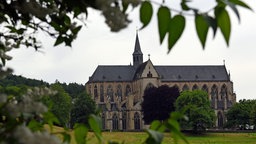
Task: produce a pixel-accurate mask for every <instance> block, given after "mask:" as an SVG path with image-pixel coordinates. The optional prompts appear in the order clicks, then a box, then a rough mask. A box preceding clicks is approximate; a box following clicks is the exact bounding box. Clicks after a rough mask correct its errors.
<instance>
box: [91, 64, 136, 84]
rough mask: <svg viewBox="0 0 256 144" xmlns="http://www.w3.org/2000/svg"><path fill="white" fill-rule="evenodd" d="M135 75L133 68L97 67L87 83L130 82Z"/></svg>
mask: <svg viewBox="0 0 256 144" xmlns="http://www.w3.org/2000/svg"><path fill="white" fill-rule="evenodd" d="M134 73H135V69H134V67H133V66H130V65H129V66H113V65H112V66H111V65H106V66H102V65H100V66H98V67H97V68H96V70H95V71H94V73H93V75H92V76H91V77H90V78H89V82H103V81H105V82H110V81H115V82H118V81H120V82H121V81H132V80H133V76H134Z"/></svg>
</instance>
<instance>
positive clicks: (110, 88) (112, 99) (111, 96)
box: [107, 85, 114, 102]
mask: <svg viewBox="0 0 256 144" xmlns="http://www.w3.org/2000/svg"><path fill="white" fill-rule="evenodd" d="M113 94H114V93H113V88H112V86H111V85H109V86H108V89H107V97H108V99H109V100H110V101H111V102H114V96H113Z"/></svg>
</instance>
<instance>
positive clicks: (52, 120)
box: [43, 112, 60, 131]
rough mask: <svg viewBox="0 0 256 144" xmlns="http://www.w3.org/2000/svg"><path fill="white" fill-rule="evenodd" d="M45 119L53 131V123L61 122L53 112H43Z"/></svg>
mask: <svg viewBox="0 0 256 144" xmlns="http://www.w3.org/2000/svg"><path fill="white" fill-rule="evenodd" d="M43 117H44V121H45V123H47V124H48V125H49V126H50V130H51V131H52V129H53V123H55V124H59V123H60V122H59V120H58V118H57V117H56V116H55V115H54V114H53V113H51V112H46V113H44V114H43Z"/></svg>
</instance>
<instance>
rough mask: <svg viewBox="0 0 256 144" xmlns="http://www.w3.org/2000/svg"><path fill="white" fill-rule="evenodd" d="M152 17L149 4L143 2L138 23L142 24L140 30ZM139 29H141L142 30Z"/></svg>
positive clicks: (151, 8)
mask: <svg viewBox="0 0 256 144" xmlns="http://www.w3.org/2000/svg"><path fill="white" fill-rule="evenodd" d="M152 15H153V7H152V5H151V3H150V2H148V1H144V2H143V3H142V4H141V7H140V21H141V22H142V24H143V26H142V28H144V27H146V26H147V25H148V24H149V22H150V20H151V18H152ZM142 28H141V29H142Z"/></svg>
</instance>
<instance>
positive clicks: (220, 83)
mask: <svg viewBox="0 0 256 144" xmlns="http://www.w3.org/2000/svg"><path fill="white" fill-rule="evenodd" d="M132 56H133V65H99V66H98V67H97V68H96V70H95V71H94V73H93V74H92V76H90V77H89V80H88V82H87V83H86V91H87V93H88V94H90V95H91V96H92V98H93V99H94V100H95V102H96V104H97V105H98V106H99V108H100V109H101V117H102V126H103V129H106V130H123V131H126V130H141V129H145V128H146V125H144V122H143V113H142V111H141V103H142V100H143V95H144V90H145V89H146V88H148V87H152V86H155V87H159V86H161V85H168V86H170V87H171V86H176V87H178V88H179V90H180V92H182V91H185V90H196V89H200V90H204V91H206V92H207V93H208V97H209V100H210V102H211V107H212V109H213V110H214V111H215V114H216V116H217V120H216V123H215V127H216V128H223V125H224V123H225V121H226V118H225V112H226V111H227V110H228V109H229V108H230V107H231V106H232V105H233V104H234V103H235V102H236V94H235V93H234V90H233V82H232V81H231V80H230V75H229V74H228V73H227V70H226V67H225V65H210V66H209V65H197V66H171V65H168V66H158V65H154V64H153V63H152V61H151V60H150V58H149V59H148V60H147V61H145V62H143V53H142V51H141V47H140V43H139V38H138V35H136V40H135V47H134V52H133V54H132Z"/></svg>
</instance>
